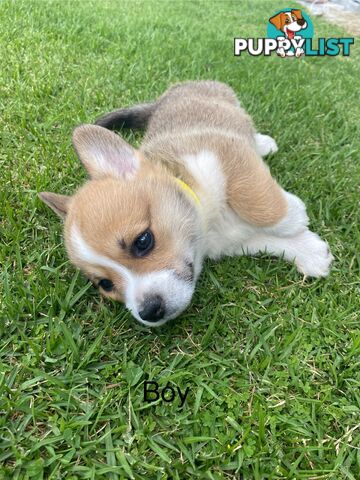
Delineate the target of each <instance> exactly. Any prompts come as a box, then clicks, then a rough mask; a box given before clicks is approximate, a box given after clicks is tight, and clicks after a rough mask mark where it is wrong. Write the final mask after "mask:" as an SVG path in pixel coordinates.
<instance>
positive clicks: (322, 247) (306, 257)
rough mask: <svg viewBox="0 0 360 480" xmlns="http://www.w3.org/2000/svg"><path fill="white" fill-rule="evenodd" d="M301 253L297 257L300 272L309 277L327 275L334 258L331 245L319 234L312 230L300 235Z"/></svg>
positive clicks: (296, 261) (296, 262)
mask: <svg viewBox="0 0 360 480" xmlns="http://www.w3.org/2000/svg"><path fill="white" fill-rule="evenodd" d="M298 240H299V241H300V242H301V253H299V254H298V255H297V256H296V258H295V264H296V266H297V269H298V270H299V272H300V273H302V274H303V275H305V276H307V277H326V276H327V275H329V272H330V265H331V262H332V261H333V260H334V257H333V256H332V254H331V252H330V249H329V246H328V244H327V243H326V242H324V241H323V240H321V238H320V237H319V235H317V234H316V233H314V232H311V231H310V230H307V231H305V232H304V233H302V234H300V235H299V238H298Z"/></svg>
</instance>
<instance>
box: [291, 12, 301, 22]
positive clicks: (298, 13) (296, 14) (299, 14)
mask: <svg viewBox="0 0 360 480" xmlns="http://www.w3.org/2000/svg"><path fill="white" fill-rule="evenodd" d="M291 13H293V14H294V15H295V17H296V18H297V19H298V20H299V19H300V18H303V17H302V13H301V10H291Z"/></svg>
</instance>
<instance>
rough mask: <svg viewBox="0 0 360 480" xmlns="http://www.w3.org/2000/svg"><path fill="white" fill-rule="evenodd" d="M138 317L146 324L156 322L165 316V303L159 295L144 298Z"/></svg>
mask: <svg viewBox="0 0 360 480" xmlns="http://www.w3.org/2000/svg"><path fill="white" fill-rule="evenodd" d="M139 315H140V317H141V318H142V319H143V320H146V321H147V322H158V321H159V320H161V319H162V318H163V317H164V315H165V303H164V300H163V299H162V298H161V297H160V295H153V296H152V297H147V298H145V301H144V303H143V305H142V309H141V310H140V311H139Z"/></svg>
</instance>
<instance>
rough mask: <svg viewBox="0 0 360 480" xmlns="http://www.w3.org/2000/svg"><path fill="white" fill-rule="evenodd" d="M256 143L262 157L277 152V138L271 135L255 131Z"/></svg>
mask: <svg viewBox="0 0 360 480" xmlns="http://www.w3.org/2000/svg"><path fill="white" fill-rule="evenodd" d="M255 145H256V151H257V152H258V154H259V155H260V156H261V157H265V156H266V155H268V154H269V153H276V152H277V151H278V146H277V144H276V142H275V140H274V139H273V138H272V137H270V136H269V135H262V134H261V133H255Z"/></svg>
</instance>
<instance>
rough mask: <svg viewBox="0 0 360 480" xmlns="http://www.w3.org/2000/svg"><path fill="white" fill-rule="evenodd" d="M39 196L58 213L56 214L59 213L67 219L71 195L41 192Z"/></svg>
mask: <svg viewBox="0 0 360 480" xmlns="http://www.w3.org/2000/svg"><path fill="white" fill-rule="evenodd" d="M39 197H40V198H41V200H42V201H43V202H44V203H46V205H47V206H48V207H50V208H51V210H53V211H54V212H55V213H56V215H58V216H59V217H60V218H61V219H62V220H64V219H65V217H66V215H67V212H68V208H69V203H70V199H71V197H68V196H67V195H59V194H58V193H52V192H40V193H39Z"/></svg>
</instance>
